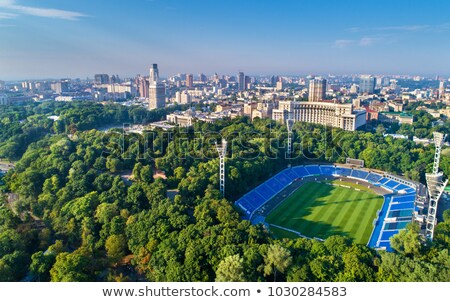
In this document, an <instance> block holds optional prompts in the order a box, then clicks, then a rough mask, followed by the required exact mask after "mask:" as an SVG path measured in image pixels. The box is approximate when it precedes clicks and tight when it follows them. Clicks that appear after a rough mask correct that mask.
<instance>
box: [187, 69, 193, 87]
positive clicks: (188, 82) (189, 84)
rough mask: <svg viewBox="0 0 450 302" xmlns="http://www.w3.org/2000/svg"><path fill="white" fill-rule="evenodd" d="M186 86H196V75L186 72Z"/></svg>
mask: <svg viewBox="0 0 450 302" xmlns="http://www.w3.org/2000/svg"><path fill="white" fill-rule="evenodd" d="M186 87H187V88H192V87H194V76H193V75H192V74H190V73H188V74H186Z"/></svg>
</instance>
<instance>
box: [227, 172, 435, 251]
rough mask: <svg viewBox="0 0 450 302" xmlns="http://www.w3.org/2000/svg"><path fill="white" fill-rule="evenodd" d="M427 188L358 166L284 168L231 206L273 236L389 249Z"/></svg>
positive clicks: (417, 208)
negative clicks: (340, 239)
mask: <svg viewBox="0 0 450 302" xmlns="http://www.w3.org/2000/svg"><path fill="white" fill-rule="evenodd" d="M422 195H425V196H426V188H425V187H424V186H423V185H421V184H419V183H415V182H412V181H409V180H405V179H403V178H401V177H398V176H395V175H392V174H389V173H386V172H382V171H374V170H369V169H365V168H362V165H360V166H355V165H349V164H346V165H337V164H335V165H302V166H295V167H288V168H286V169H284V170H282V171H281V172H279V173H278V174H276V175H275V176H273V177H271V178H270V179H268V180H266V181H265V182H264V183H262V184H260V185H259V186H258V187H256V188H254V189H253V190H251V191H250V192H248V193H246V194H245V195H244V196H242V197H241V198H240V199H238V200H237V201H236V202H235V204H236V206H238V207H239V208H240V209H241V210H242V212H243V213H244V218H245V219H248V220H250V221H251V222H252V223H253V224H257V223H263V224H264V225H266V226H267V227H268V228H270V230H271V231H272V232H273V233H274V234H275V236H276V237H279V238H281V237H290V238H295V237H306V238H315V239H318V240H324V239H326V238H327V237H329V236H331V235H343V236H347V237H350V238H352V239H353V241H354V242H357V243H361V244H367V245H368V246H370V247H373V248H377V249H385V250H388V251H390V250H391V246H390V238H391V237H392V236H393V235H395V234H397V233H398V232H399V231H400V230H402V229H405V227H406V225H407V224H408V223H410V222H412V221H413V219H417V217H419V218H420V215H421V212H422V210H423V204H421V196H422Z"/></svg>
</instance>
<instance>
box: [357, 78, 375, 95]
mask: <svg viewBox="0 0 450 302" xmlns="http://www.w3.org/2000/svg"><path fill="white" fill-rule="evenodd" d="M375 84H376V80H375V78H374V77H372V76H369V75H364V76H361V77H360V78H359V92H360V93H369V94H371V93H373V92H374V90H375Z"/></svg>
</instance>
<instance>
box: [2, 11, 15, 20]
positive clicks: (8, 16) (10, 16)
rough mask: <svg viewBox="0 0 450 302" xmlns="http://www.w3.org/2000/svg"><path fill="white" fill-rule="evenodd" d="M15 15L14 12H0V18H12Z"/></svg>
mask: <svg viewBox="0 0 450 302" xmlns="http://www.w3.org/2000/svg"><path fill="white" fill-rule="evenodd" d="M15 17H17V15H16V14H12V13H5V12H0V19H14V18H15Z"/></svg>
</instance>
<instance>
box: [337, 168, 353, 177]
mask: <svg viewBox="0 0 450 302" xmlns="http://www.w3.org/2000/svg"><path fill="white" fill-rule="evenodd" d="M351 173H352V170H350V169H348V168H342V167H336V174H338V175H341V176H350V174H351Z"/></svg>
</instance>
